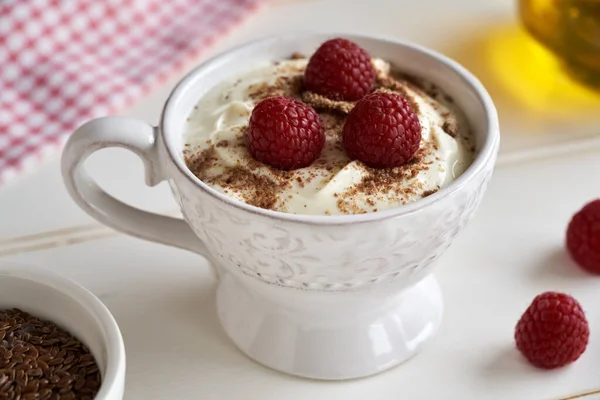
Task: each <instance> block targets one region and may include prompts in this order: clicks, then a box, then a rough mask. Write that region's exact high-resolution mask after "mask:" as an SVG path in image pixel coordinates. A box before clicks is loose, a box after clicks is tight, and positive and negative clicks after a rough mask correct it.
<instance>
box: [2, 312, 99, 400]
mask: <svg viewBox="0 0 600 400" xmlns="http://www.w3.org/2000/svg"><path fill="white" fill-rule="evenodd" d="M0 340H1V341H0V399H2V400H4V399H6V400H92V399H93V398H94V397H95V396H96V393H97V392H98V389H99V388H100V383H101V377H100V371H99V370H98V365H97V364H96V361H95V360H94V356H93V355H92V354H91V353H90V352H89V350H88V349H87V348H86V347H85V346H84V345H83V344H82V343H81V342H80V341H79V340H77V339H76V338H74V337H73V336H72V335H71V334H69V333H68V332H66V331H64V330H62V329H61V328H59V327H57V326H56V325H55V324H54V323H52V322H49V321H44V320H41V319H39V318H36V317H33V316H31V315H30V314H28V313H26V312H23V311H21V310H19V309H10V310H2V311H0Z"/></svg>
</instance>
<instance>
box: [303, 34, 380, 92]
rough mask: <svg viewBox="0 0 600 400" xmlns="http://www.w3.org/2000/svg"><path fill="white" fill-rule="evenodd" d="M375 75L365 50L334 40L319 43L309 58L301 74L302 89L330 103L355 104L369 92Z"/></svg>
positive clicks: (349, 43)
mask: <svg viewBox="0 0 600 400" xmlns="http://www.w3.org/2000/svg"><path fill="white" fill-rule="evenodd" d="M375 75H376V73H375V67H373V64H372V63H371V56H370V55H369V53H367V51H366V50H364V49H363V48H362V47H360V46H359V45H357V44H356V43H353V42H351V41H349V40H346V39H342V38H337V39H331V40H328V41H326V42H325V43H323V44H322V45H321V46H320V47H319V48H318V49H317V51H316V52H315V53H314V54H313V55H312V57H311V58H310V60H309V61H308V65H307V66H306V71H305V72H304V86H305V87H306V89H308V90H310V91H311V92H315V93H318V94H321V95H323V96H325V97H328V98H330V99H332V100H346V101H356V100H359V99H360V98H361V97H363V96H364V95H366V94H367V93H369V92H370V91H371V89H372V88H373V84H374V83H375Z"/></svg>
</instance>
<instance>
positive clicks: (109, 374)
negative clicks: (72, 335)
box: [0, 261, 126, 400]
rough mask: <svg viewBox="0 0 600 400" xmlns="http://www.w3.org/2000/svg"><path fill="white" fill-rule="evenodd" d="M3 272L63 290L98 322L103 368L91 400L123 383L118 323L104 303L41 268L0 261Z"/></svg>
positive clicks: (106, 395) (107, 395)
mask: <svg viewBox="0 0 600 400" xmlns="http://www.w3.org/2000/svg"><path fill="white" fill-rule="evenodd" d="M7 275H8V276H13V277H16V278H20V279H24V280H30V281H33V282H36V283H38V284H41V285H45V286H48V287H50V288H52V289H54V290H57V291H59V292H61V293H63V294H65V295H66V296H68V297H69V298H70V299H71V300H72V301H74V302H77V303H79V304H80V305H82V306H83V307H84V308H85V310H86V311H87V312H88V313H89V314H91V315H92V316H93V317H94V319H95V320H96V321H99V325H100V328H101V331H102V333H103V340H104V342H105V343H104V344H105V345H106V367H105V371H104V374H103V376H102V382H101V383H100V389H99V390H98V393H97V394H96V397H94V399H95V400H103V399H108V398H110V396H113V395H114V393H113V392H114V391H115V390H119V385H120V381H123V382H124V378H125V370H126V360H125V345H124V342H123V337H122V335H121V331H120V329H119V326H118V324H117V322H116V320H115V319H114V317H113V315H112V314H111V312H110V311H109V310H108V308H107V307H106V306H105V305H104V303H103V302H102V301H101V300H100V299H99V298H98V297H96V295H94V294H93V293H92V292H90V291H89V290H88V289H86V288H85V287H84V286H83V285H81V284H80V283H78V282H76V281H74V280H73V279H71V278H67V277H66V276H63V275H61V274H59V273H56V272H53V271H50V270H48V269H45V268H42V267H37V266H33V265H27V264H21V263H17V262H6V261H0V279H2V277H3V276H7Z"/></svg>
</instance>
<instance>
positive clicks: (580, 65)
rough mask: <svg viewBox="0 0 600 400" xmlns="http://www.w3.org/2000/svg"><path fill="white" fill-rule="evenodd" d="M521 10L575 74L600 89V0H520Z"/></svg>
mask: <svg viewBox="0 0 600 400" xmlns="http://www.w3.org/2000/svg"><path fill="white" fill-rule="evenodd" d="M519 13H520V19H521V21H522V23H523V25H524V26H525V28H526V29H527V31H528V32H529V33H530V34H531V35H532V36H533V37H534V38H535V39H536V40H537V41H538V42H539V43H541V44H542V45H544V46H545V47H546V48H548V49H549V50H550V51H551V52H552V53H554V55H555V56H556V57H557V58H558V59H559V60H560V61H561V63H562V65H563V68H564V69H565V70H566V71H567V72H568V73H569V74H570V75H571V76H572V77H574V78H575V79H577V80H578V81H580V82H582V83H584V84H585V85H587V86H588V87H592V88H595V89H600V0H519Z"/></svg>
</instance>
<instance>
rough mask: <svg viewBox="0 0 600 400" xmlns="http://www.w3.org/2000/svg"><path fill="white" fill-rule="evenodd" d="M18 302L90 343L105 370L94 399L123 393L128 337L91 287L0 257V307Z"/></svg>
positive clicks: (118, 397)
mask: <svg viewBox="0 0 600 400" xmlns="http://www.w3.org/2000/svg"><path fill="white" fill-rule="evenodd" d="M13 307H16V308H19V309H21V310H23V311H26V312H28V313H30V314H32V315H33V316H36V317H39V318H42V319H46V320H48V321H51V322H54V323H56V325H58V326H60V327H61V328H63V329H65V330H66V331H68V332H69V333H71V334H72V335H73V336H75V337H76V338H77V339H79V340H80V341H81V342H82V343H83V344H85V345H86V346H87V347H88V349H89V350H90V351H91V353H92V354H93V355H94V358H95V359H96V363H97V364H98V369H99V370H100V373H101V375H102V384H101V386H100V390H99V391H98V394H97V395H96V397H95V398H94V399H95V400H121V399H122V398H123V390H124V388H125V346H124V344H123V338H122V337H121V332H120V331H119V327H118V326H117V323H116V322H115V319H114V318H113V316H112V315H111V313H110V311H108V309H107V308H106V306H105V305H104V304H102V302H101V301H100V300H99V299H98V298H97V297H96V296H94V295H93V294H92V293H91V292H90V291H89V290H87V289H85V288H84V287H83V286H81V285H79V284H78V283H76V282H74V281H72V280H70V279H67V278H65V277H62V276H60V275H57V274H55V273H52V272H49V271H46V270H43V269H41V268H35V267H31V266H25V265H18V264H7V263H0V309H7V308H13Z"/></svg>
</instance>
